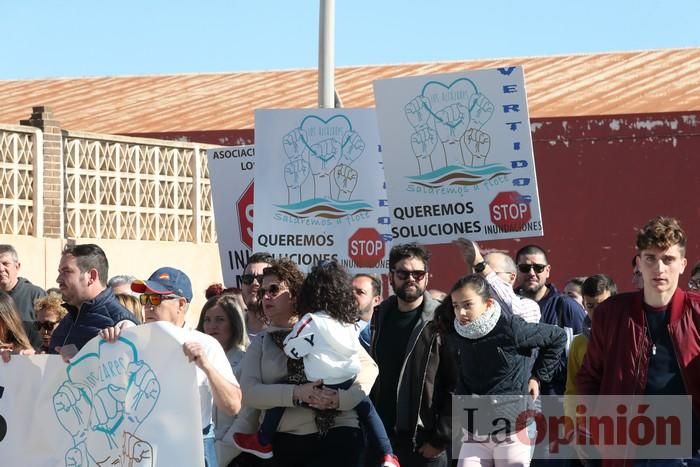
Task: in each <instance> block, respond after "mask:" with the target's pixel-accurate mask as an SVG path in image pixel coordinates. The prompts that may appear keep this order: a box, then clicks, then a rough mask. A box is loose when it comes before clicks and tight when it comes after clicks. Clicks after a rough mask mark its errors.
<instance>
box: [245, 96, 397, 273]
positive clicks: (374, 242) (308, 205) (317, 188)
mask: <svg viewBox="0 0 700 467" xmlns="http://www.w3.org/2000/svg"><path fill="white" fill-rule="evenodd" d="M255 134H256V141H257V144H256V151H257V160H258V162H257V165H256V171H255V180H256V182H255V210H256V212H255V215H256V222H255V227H254V249H255V250H256V251H268V252H270V253H273V254H274V255H275V256H288V257H289V258H290V259H292V260H293V261H295V262H296V263H297V264H299V266H300V267H301V268H302V269H308V268H310V267H311V266H313V265H314V264H316V263H318V262H319V261H321V260H327V259H335V260H337V261H338V262H339V263H340V264H342V265H343V266H345V267H347V268H348V269H349V270H350V272H352V273H358V272H366V273H376V272H381V271H385V270H386V268H387V263H388V260H387V258H388V255H389V249H390V245H389V244H388V243H387V241H388V240H389V239H390V233H389V217H388V216H389V213H388V209H387V202H386V195H385V190H384V171H383V169H382V159H381V156H380V153H379V150H380V149H379V141H378V137H377V126H376V119H375V114H374V111H373V110H370V109H317V110H258V111H256V112H255Z"/></svg>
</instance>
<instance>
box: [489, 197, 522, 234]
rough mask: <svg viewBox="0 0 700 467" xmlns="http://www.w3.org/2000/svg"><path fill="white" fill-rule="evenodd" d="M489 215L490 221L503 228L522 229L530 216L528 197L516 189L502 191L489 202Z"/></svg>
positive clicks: (509, 229) (512, 230)
mask: <svg viewBox="0 0 700 467" xmlns="http://www.w3.org/2000/svg"><path fill="white" fill-rule="evenodd" d="M489 215H490V216H491V222H493V223H494V225H497V226H499V227H501V228H502V229H503V230H507V231H509V232H516V231H518V230H522V228H523V227H525V224H527V223H528V222H530V219H531V218H532V213H531V211H530V198H529V197H528V196H523V195H521V194H520V193H518V192H517V191H502V192H500V193H499V194H497V195H496V197H495V198H494V199H493V201H491V203H490V204H489Z"/></svg>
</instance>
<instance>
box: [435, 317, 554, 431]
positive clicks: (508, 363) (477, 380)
mask: <svg viewBox="0 0 700 467" xmlns="http://www.w3.org/2000/svg"><path fill="white" fill-rule="evenodd" d="M448 339H449V341H450V342H449V343H450V346H454V348H455V350H456V352H457V360H458V366H459V369H458V378H457V389H456V391H455V393H456V394H459V395H479V396H486V395H488V396H499V397H491V398H488V400H489V401H490V403H491V405H492V407H491V410H492V411H493V412H492V413H491V417H492V418H491V419H493V416H500V417H506V418H509V419H510V418H511V416H517V415H518V414H519V413H521V412H522V411H523V410H527V408H528V402H529V401H531V399H530V398H529V396H527V394H528V392H527V385H528V380H529V379H530V377H531V376H535V377H536V378H537V379H539V380H540V382H541V383H543V382H548V381H551V380H552V377H553V376H554V374H555V372H556V371H557V369H558V368H559V365H560V364H561V360H560V356H561V354H562V352H564V347H565V346H566V333H565V332H564V330H563V329H561V328H560V327H558V326H554V325H549V324H533V323H527V322H525V321H524V320H523V319H522V318H520V317H519V316H514V315H506V314H501V316H500V318H499V319H498V321H497V322H496V326H495V327H494V328H493V329H492V330H491V332H489V333H488V334H486V335H485V336H483V337H481V338H478V339H467V338H465V337H462V336H460V335H459V334H457V333H456V332H454V333H450V334H449V336H448ZM533 349H539V352H538V354H537V359H536V360H535V363H534V366H533V365H532V357H531V355H532V350H533ZM506 395H507V396H512V397H508V398H506V397H503V396H506ZM523 396H526V397H523ZM477 405H478V404H477ZM494 412H495V415H494V414H493V413H494ZM513 426H514V425H513Z"/></svg>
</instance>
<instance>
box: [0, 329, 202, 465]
mask: <svg viewBox="0 0 700 467" xmlns="http://www.w3.org/2000/svg"><path fill="white" fill-rule="evenodd" d="M182 336H183V334H182V330H181V329H179V328H176V327H175V326H173V325H172V324H170V323H162V322H161V323H153V324H146V325H142V326H136V327H133V328H129V329H127V330H126V331H124V332H123V333H122V336H121V337H120V338H119V340H118V341H117V342H116V343H108V342H106V341H104V340H103V339H101V338H99V337H96V338H94V339H92V340H91V341H90V342H88V344H87V345H86V346H85V347H84V348H83V349H82V350H81V351H80V353H78V354H77V355H76V356H75V357H74V358H73V359H72V360H71V363H70V364H65V363H64V362H63V361H62V360H61V357H59V356H57V355H36V356H31V357H26V356H17V355H13V356H12V359H11V361H10V362H9V363H6V364H3V363H2V362H0V459H2V461H1V463H2V465H3V466H26V467H33V466H36V467H45V466H64V465H65V466H66V467H93V466H129V467H135V466H149V467H151V466H173V465H187V466H203V465H204V452H203V446H202V422H201V416H200V408H199V391H198V388H197V384H196V376H195V366H194V364H192V363H189V362H188V361H187V358H186V357H185V355H184V353H183V351H182V344H183V343H184V338H183V337H182Z"/></svg>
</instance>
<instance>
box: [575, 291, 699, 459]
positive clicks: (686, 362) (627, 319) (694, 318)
mask: <svg viewBox="0 0 700 467" xmlns="http://www.w3.org/2000/svg"><path fill="white" fill-rule="evenodd" d="M643 298H644V296H643V292H641V291H640V292H632V293H625V294H619V295H616V296H614V297H610V298H609V299H607V300H605V301H604V302H603V303H601V304H600V305H599V306H598V308H596V311H595V319H594V320H593V328H592V330H591V339H590V341H589V343H588V350H587V351H586V355H585V357H584V359H583V365H582V366H581V369H580V370H579V372H578V375H577V376H576V386H577V391H578V393H579V394H588V395H594V394H612V395H614V394H644V388H645V387H646V384H647V370H648V367H649V355H650V349H651V345H652V342H651V339H650V338H649V337H648V335H647V331H646V325H645V323H646V319H645V316H644V304H643ZM670 311H671V313H670V316H669V324H668V332H669V335H670V336H671V341H672V342H673V348H674V350H675V353H676V358H677V359H678V367H679V368H680V371H681V376H682V378H683V383H684V385H685V389H686V392H687V393H688V394H689V395H692V396H693V411H694V412H695V414H696V415H698V416H700V294H698V293H696V292H684V291H683V290H681V289H676V292H675V293H674V294H673V297H672V298H671V303H670ZM627 464H628V465H629V464H631V462H627ZM603 465H605V466H611V465H623V463H622V461H612V462H611V461H606V462H604V464H603Z"/></svg>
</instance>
